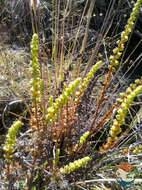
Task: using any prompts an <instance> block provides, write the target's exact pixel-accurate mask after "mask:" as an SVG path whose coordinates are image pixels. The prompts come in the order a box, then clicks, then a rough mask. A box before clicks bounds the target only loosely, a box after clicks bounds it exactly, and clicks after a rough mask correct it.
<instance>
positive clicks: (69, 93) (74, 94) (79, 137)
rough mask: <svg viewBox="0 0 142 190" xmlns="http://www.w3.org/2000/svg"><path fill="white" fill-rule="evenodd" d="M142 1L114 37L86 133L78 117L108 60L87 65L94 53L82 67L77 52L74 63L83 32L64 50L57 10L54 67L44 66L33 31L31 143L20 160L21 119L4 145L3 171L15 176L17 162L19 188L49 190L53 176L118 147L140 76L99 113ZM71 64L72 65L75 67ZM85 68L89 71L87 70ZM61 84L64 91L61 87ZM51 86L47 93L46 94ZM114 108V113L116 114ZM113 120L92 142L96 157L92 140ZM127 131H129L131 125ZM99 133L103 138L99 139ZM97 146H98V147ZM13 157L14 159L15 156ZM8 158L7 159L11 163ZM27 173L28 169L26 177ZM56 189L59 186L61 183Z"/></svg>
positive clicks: (138, 90) (56, 178)
mask: <svg viewBox="0 0 142 190" xmlns="http://www.w3.org/2000/svg"><path fill="white" fill-rule="evenodd" d="M141 2H142V1H141V0H137V2H136V3H135V5H134V8H133V10H132V13H131V15H130V18H129V19H128V22H127V25H126V26H125V30H124V31H123V32H122V33H121V35H120V40H118V41H117V42H116V44H117V47H116V48H114V49H113V55H110V57H109V63H108V65H106V67H107V73H105V76H104V77H103V81H102V83H101V85H100V87H98V89H99V92H98V93H99V94H98V99H97V103H96V108H95V112H94V114H93V116H92V120H91V123H90V125H89V127H88V129H87V130H86V131H85V132H83V133H81V132H80V131H79V130H80V129H78V131H79V132H77V128H76V123H77V121H78V119H79V111H78V110H79V105H80V104H81V100H82V96H83V95H84V94H85V90H86V88H87V87H88V85H89V81H91V80H92V78H93V77H94V76H95V74H96V72H97V70H98V69H99V68H100V66H102V65H103V64H105V61H104V60H98V59H97V60H96V61H94V62H96V63H95V64H92V66H91V68H90V69H89V65H90V63H91V60H92V57H93V56H94V55H93V54H92V57H91V59H90V60H89V61H88V63H87V66H86V67H85V72H81V69H80V67H81V58H80V57H78V58H77V60H76V61H75V64H74V63H73V62H74V61H73V57H72V55H73V53H74V51H75V47H76V43H77V36H78V35H79V33H78V32H77V34H76V37H75V39H74V44H73V46H72V48H71V47H70V46H71V44H68V46H69V47H68V48H69V49H70V51H71V53H72V55H71V56H70V55H68V53H67V52H66V51H65V50H64V37H63V38H61V39H60V40H59V41H58V38H57V34H58V31H56V30H57V25H58V22H59V20H58V19H59V18H58V17H59V15H58V14H59V13H58V12H57V15H56V16H57V18H55V20H56V22H55V23H54V22H53V24H55V36H54V39H53V47H52V48H53V49H52V55H51V62H50V64H51V65H50V67H51V68H50V67H49V65H48V64H47V66H46V69H45V67H44V66H41V64H40V62H39V59H38V58H39V52H40V44H39V37H38V34H36V33H34V34H33V37H32V41H31V62H30V75H31V80H30V85H31V87H30V100H31V105H30V108H31V109H30V118H29V130H28V131H27V133H26V135H27V136H28V137H26V141H28V143H27V144H26V146H25V147H24V151H25V152H24V153H25V155H26V156H25V157H26V158H21V159H20V158H19V159H20V161H17V160H16V156H17V155H16V154H14V147H16V146H17V145H16V135H17V132H18V130H20V127H21V125H22V122H21V121H20V120H19V121H16V122H15V123H14V124H13V125H12V126H11V127H10V128H9V130H8V134H7V136H6V140H5V145H4V147H3V150H4V155H5V168H4V171H5V170H7V175H8V178H7V179H10V177H11V176H14V175H16V174H13V170H10V169H9V168H10V167H13V168H14V169H15V168H16V167H17V171H20V172H21V174H22V175H21V176H18V177H17V178H16V176H14V177H13V178H16V180H17V181H22V183H21V184H24V185H23V186H22V185H21V187H20V188H23V189H24V188H25V189H27V190H31V189H48V186H50V185H51V184H52V182H53V181H54V182H58V181H60V180H63V181H64V178H65V177H66V176H67V177H68V176H72V172H74V171H81V168H86V167H87V164H88V165H89V163H93V164H95V163H96V162H97V161H98V160H97V159H98V158H97V155H100V157H101V156H102V157H103V156H104V157H103V158H104V159H105V154H104V152H105V151H112V150H115V148H117V142H118V139H119V138H121V136H122V135H124V134H122V128H123V125H125V120H126V117H127V113H128V111H129V108H130V107H131V105H132V103H133V100H134V99H135V98H136V97H137V95H138V94H140V93H141V92H142V78H141V79H136V80H135V82H134V83H131V84H130V86H129V87H128V88H127V89H126V91H125V93H120V98H117V99H116V102H115V103H113V102H112V103H111V105H110V106H109V107H107V108H106V109H105V111H104V112H103V113H101V111H100V110H101V109H102V107H103V105H104V103H105V101H108V99H105V98H106V97H105V95H106V93H107V90H108V89H109V86H110V82H111V80H112V78H113V76H114V73H115V72H116V71H117V68H118V66H119V63H120V57H121V55H122V53H123V52H124V50H125V43H126V42H127V41H128V37H129V35H130V34H131V33H132V29H133V26H134V23H135V20H136V16H137V15H138V13H139V10H140V5H141ZM55 5H58V3H57V1H55ZM91 6H92V4H91ZM33 7H34V6H33ZM67 7H68V5H67ZM57 10H58V7H57ZM89 10H90V9H89ZM58 11H59V10H58ZM35 14H36V13H35ZM65 20H66V14H65V15H64V14H63V18H62V25H63V28H62V30H61V33H62V35H63V34H64V29H65V28H64V25H65ZM88 22H89V21H88ZM87 26H88V24H87ZM79 28H80V26H79ZM86 35H87V30H86ZM85 39H86V36H84V39H83V42H82V46H81V48H80V52H81V53H82V52H83V50H84V44H85ZM99 59H100V58H99ZM70 65H72V67H73V68H72V69H71V71H70ZM45 70H46V71H45ZM88 70H89V71H88ZM83 71H84V70H83ZM86 71H88V72H87V73H86ZM66 72H67V73H70V74H69V75H68V80H65V78H66V76H67V75H66ZM52 73H54V77H52ZM45 75H46V77H45ZM52 82H53V84H52ZM61 83H63V86H61ZM58 88H59V89H60V92H58ZM47 91H48V93H46V92H47ZM114 110H115V112H116V114H115V115H114V118H113V119H112V115H113V111H114ZM110 120H112V122H111V125H109V126H107V127H106V129H105V130H106V131H107V132H108V134H107V137H104V138H105V140H106V143H99V142H97V143H96V142H95V145H94V144H93V145H94V148H93V151H95V152H96V157H95V155H94V154H93V153H92V152H89V150H92V147H91V146H89V143H90V141H91V139H93V138H97V137H96V136H97V135H98V134H99V132H100V131H99V130H102V129H103V126H104V123H109V122H110ZM77 127H78V126H77ZM121 127H122V128H121ZM125 132H126V133H127V132H128V131H127V129H126V131H125ZM96 134H97V135H96ZM102 135H103V134H102ZM100 136H101V135H100ZM100 136H99V138H101V137H100ZM97 139H98V138H97ZM96 146H99V148H96ZM18 148H19V147H18V146H17V152H18V150H19V149H18ZM19 152H20V150H19ZM140 152H141V145H138V146H136V147H135V148H134V149H133V153H135V154H137V153H140ZM102 157H101V158H102ZM106 157H107V156H106ZM14 159H15V160H16V161H14ZM28 159H29V160H30V161H29V160H28ZM94 160H95V162H94ZM7 163H9V165H8V164H7ZM17 163H18V164H17ZM90 165H91V164H90ZM6 166H8V167H6ZM92 168H93V167H92ZM15 170H16V169H15ZM22 172H23V173H22ZM24 172H27V175H26V176H25V175H24ZM15 173H16V172H15ZM75 181H76V180H75ZM9 183H10V182H9ZM56 188H58V185H57V186H56Z"/></svg>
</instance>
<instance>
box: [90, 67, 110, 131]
mask: <svg viewBox="0 0 142 190" xmlns="http://www.w3.org/2000/svg"><path fill="white" fill-rule="evenodd" d="M111 75H112V70H109V72H108V74H107V77H106V79H105V82H104V84H103V86H102V87H100V88H101V89H102V92H101V96H100V98H99V101H98V103H97V108H96V111H95V113H94V116H93V121H92V122H91V125H90V134H92V132H93V131H94V129H93V126H94V124H95V122H96V117H97V114H98V111H99V108H100V106H101V105H102V102H103V99H104V93H105V92H106V90H107V88H108V84H109V82H110V79H111Z"/></svg>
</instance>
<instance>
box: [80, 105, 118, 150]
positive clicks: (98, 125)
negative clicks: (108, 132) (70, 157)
mask: <svg viewBox="0 0 142 190" xmlns="http://www.w3.org/2000/svg"><path fill="white" fill-rule="evenodd" d="M119 105H120V103H116V104H114V105H112V106H111V108H110V110H107V111H106V112H105V114H104V116H103V117H102V118H101V120H100V122H99V123H98V124H96V126H95V127H94V128H93V129H92V131H90V132H89V135H88V137H87V138H86V141H85V142H84V143H83V144H82V145H81V146H80V147H78V149H77V152H80V150H81V149H82V148H83V147H84V146H86V144H87V142H88V139H89V138H90V137H91V135H92V134H93V133H94V132H95V131H96V130H97V129H98V128H99V127H102V125H103V123H104V122H105V120H106V119H108V118H109V117H110V116H111V114H112V111H113V110H114V108H116V107H118V106H119Z"/></svg>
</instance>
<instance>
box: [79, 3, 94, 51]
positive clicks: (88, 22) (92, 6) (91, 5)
mask: <svg viewBox="0 0 142 190" xmlns="http://www.w3.org/2000/svg"><path fill="white" fill-rule="evenodd" d="M94 4H95V0H91V3H90V7H89V10H88V14H87V15H88V19H87V24H86V30H85V35H84V38H83V42H82V47H81V50H80V53H82V52H83V51H84V50H85V47H86V41H87V36H88V29H89V24H90V19H91V15H92V12H93V8H94Z"/></svg>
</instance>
